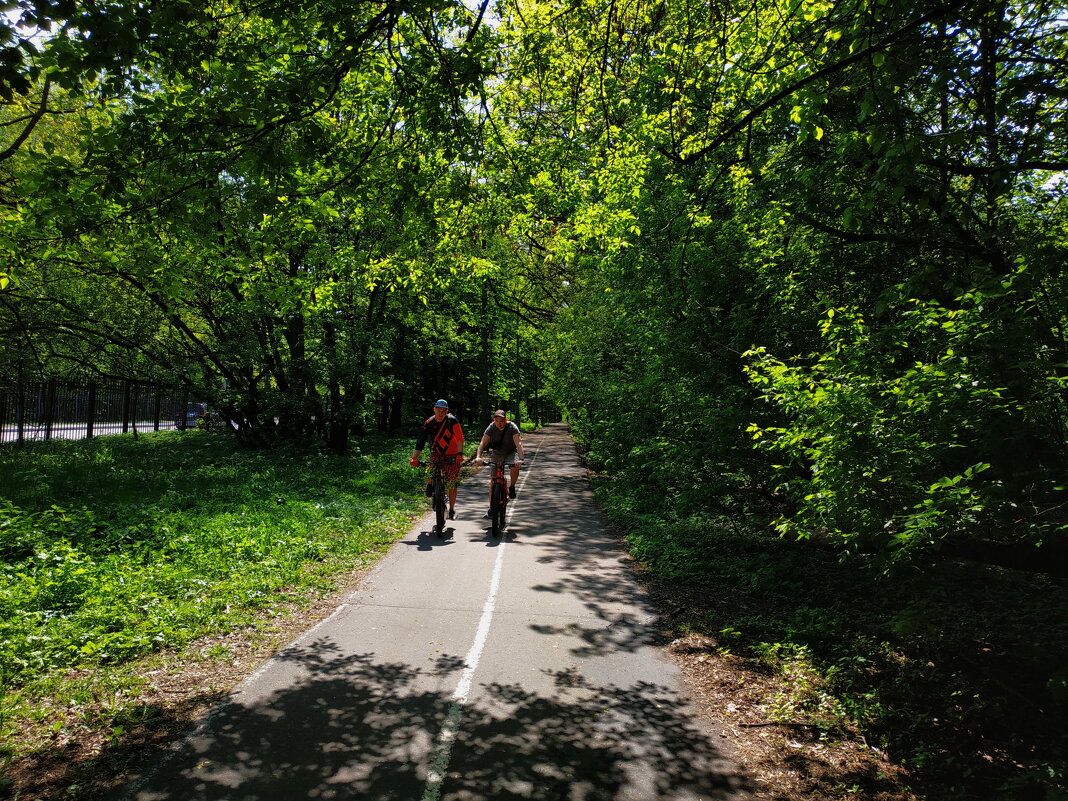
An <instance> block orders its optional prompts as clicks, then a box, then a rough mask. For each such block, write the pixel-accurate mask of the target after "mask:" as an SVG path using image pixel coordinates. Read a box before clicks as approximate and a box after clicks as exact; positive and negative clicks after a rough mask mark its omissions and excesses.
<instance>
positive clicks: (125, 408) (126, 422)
mask: <svg viewBox="0 0 1068 801" xmlns="http://www.w3.org/2000/svg"><path fill="white" fill-rule="evenodd" d="M122 433H123V434H128V433H130V382H129V381H123V382H122Z"/></svg>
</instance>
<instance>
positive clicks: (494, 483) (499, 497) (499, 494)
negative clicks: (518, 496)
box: [490, 462, 521, 537]
mask: <svg viewBox="0 0 1068 801" xmlns="http://www.w3.org/2000/svg"><path fill="white" fill-rule="evenodd" d="M516 464H517V463H516V462H493V477H492V478H491V479H490V533H491V534H492V535H493V536H494V537H500V536H501V535H503V534H504V519H505V516H506V515H507V513H508V482H507V481H506V480H505V478H504V471H505V469H506V468H512V467H514V466H515V465H516ZM520 464H521V462H520Z"/></svg>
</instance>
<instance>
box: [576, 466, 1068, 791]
mask: <svg viewBox="0 0 1068 801" xmlns="http://www.w3.org/2000/svg"><path fill="white" fill-rule="evenodd" d="M589 457H594V459H595V458H596V453H595V452H594V453H591V454H588V458H589ZM593 466H596V464H593ZM595 490H596V493H597V497H598V500H599V502H600V504H601V506H602V508H603V509H604V510H605V511H606V512H607V513H608V514H609V515H610V516H611V518H612V519H613V520H614V522H615V523H616V524H617V525H619V527H620V528H621V529H622V530H623V532H624V533H625V536H626V539H627V541H628V544H629V548H630V551H631V554H632V555H633V556H634V557H635V558H637V559H639V560H640V561H642V562H644V563H645V564H647V565H649V566H650V567H651V568H652V569H653V570H654V571H655V573H656V574H657V575H658V577H659V578H661V579H664V580H666V581H669V582H673V583H678V584H684V585H696V586H699V587H700V586H704V587H708V588H709V593H708V598H709V601H708V605H707V607H705V608H703V609H698V610H691V611H690V614H691V616H692V619H691V620H688V621H687V622H686V623H685V630H686V632H690V631H693V632H696V633H699V634H704V635H707V636H708V637H710V638H712V640H714V641H715V642H716V643H717V644H718V645H717V647H718V648H719V649H720V650H721V651H722V652H730V653H732V654H733V655H735V656H736V657H737V656H740V657H743V658H745V659H747V660H750V661H751V663H752V664H753V665H754V667H759V668H761V669H767V668H769V667H770V668H771V669H772V670H774V671H775V672H776V673H777V675H778V676H779V681H778V686H779V687H780V688H781V691H780V692H779V693H778V694H776V695H775V696H774V697H768V698H766V699H765V700H764V702H763V703H762V705H761V709H760V712H761V713H762V715H763V716H764V718H765V719H766V720H768V721H775V722H781V723H790V724H808V725H812V726H816V727H818V728H819V729H821V730H822V731H823V732H824V736H828V737H834V736H848V737H852V738H857V737H862V738H864V741H865V742H868V743H870V744H871V746H873V747H876V748H879V749H880V750H881V751H884V752H885V753H886V754H887V755H888V756H889V758H890V759H891V760H892V761H893V762H895V763H896V764H898V765H903V766H904V767H905V768H907V769H908V771H909V773H910V775H911V776H912V782H913V785H914V786H913V787H912V789H913V791H914V792H916V793H917V795H918V796H919V797H921V798H926V799H940V800H941V799H946V800H948V799H962V800H963V799H966V798H969V799H974V798H980V797H983V798H994V797H996V798H999V799H1020V800H1021V801H1022V799H1041V800H1042V801H1053V799H1064V798H1068V791H1066V787H1068V781H1066V778H1068V773H1066V770H1068V762H1066V760H1065V754H1068V736H1066V732H1065V728H1064V726H1063V720H1064V715H1065V713H1068V691H1066V690H1068V668H1066V667H1065V666H1066V665H1068V583H1066V582H1065V581H1063V580H1060V579H1056V578H1051V577H1047V576H1044V575H1041V574H1034V573H1022V572H1017V571H1011V570H1006V569H1003V568H998V567H992V566H988V565H982V564H978V563H974V562H965V561H950V560H946V561H943V562H941V563H928V564H926V565H925V566H923V567H918V566H916V565H913V566H910V567H907V568H900V569H898V570H896V571H893V572H891V573H889V574H887V573H885V571H884V568H885V565H882V564H879V565H874V564H871V563H870V562H869V561H867V558H866V557H857V556H852V557H847V558H842V557H840V556H839V555H838V554H835V553H832V552H830V551H828V550H823V549H819V548H816V547H814V546H813V545H811V544H806V543H798V542H794V541H791V540H787V539H782V538H779V537H777V536H775V534H774V532H773V531H772V529H771V527H770V526H769V525H768V523H769V519H770V517H771V515H770V514H769V515H767V517H766V518H764V519H760V520H758V519H757V517H756V516H752V515H750V516H748V517H744V516H742V515H741V514H738V513H736V512H731V511H729V510H725V509H722V508H720V509H719V510H716V509H715V506H716V502H715V500H714V499H710V498H706V499H705V501H704V504H703V505H701V506H697V507H693V508H697V509H700V508H702V506H703V508H704V510H705V511H702V512H694V511H692V510H691V511H688V512H683V511H682V509H683V508H684V507H682V506H680V505H679V504H676V503H674V502H673V500H672V499H673V498H674V497H675V496H677V495H678V494H679V493H680V492H682V493H686V492H690V491H691V490H692V488H691V487H683V488H674V487H672V486H670V485H666V484H657V485H656V486H650V484H649V483H645V484H642V483H641V482H640V481H639V480H637V479H635V478H628V477H625V476H620V475H618V474H613V475H611V476H603V477H602V478H600V479H598V480H597V481H595Z"/></svg>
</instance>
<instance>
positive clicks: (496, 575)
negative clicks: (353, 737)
mask: <svg viewBox="0 0 1068 801" xmlns="http://www.w3.org/2000/svg"><path fill="white" fill-rule="evenodd" d="M539 450H541V443H540V442H539V443H538V447H537V448H536V449H535V450H534V459H532V460H531V462H534V461H535V460H537V458H538V451H539ZM532 467H533V464H532V465H531V467H530V468H527V469H526V470H525V471H524V472H523V478H522V480H521V481H520V482H519V485H520V489H522V487H523V485H525V484H526V482H527V476H528V475H529V473H530V470H531V469H532ZM515 503H516V502H515V501H512V503H510V504H508V506H510V507H512V508H513V509H514V508H515ZM507 544H508V540H507V538H506V537H505V535H504V532H503V531H502V532H501V541H500V544H499V545H498V546H497V558H496V560H494V562H493V575H492V576H491V577H490V587H489V595H487V596H486V602H485V603H484V604H483V605H482V617H481V618H479V621H478V629H477V630H476V631H475V641H474V642H473V643H471V649H470V650H469V651H468V652H467V656H466V657H465V658H464V671H463V673H461V674H460V681H459V682H457V684H456V689H455V690H453V691H452V701H451V702H450V703H449V711H448V712H447V713H446V714H445V723H444V725H443V726H442V727H441V734H439V735H438V741H437V745H436V746H435V748H434V751H433V753H432V754H431V755H430V766H429V769H428V770H427V775H426V789H425V790H424V791H423V801H438V799H439V798H440V797H441V784H442V782H443V781H445V774H446V773H447V771H448V769H449V761H450V760H451V759H452V745H453V743H454V742H456V735H457V734H459V732H460V720H461V718H462V717H463V708H464V706H465V705H466V704H467V696H468V694H469V693H470V692H471V682H472V680H473V679H474V677H475V670H476V669H477V668H478V662H479V660H480V659H481V658H482V649H483V648H485V647H486V638H487V637H489V630H490V623H492V622H493V612H494V610H495V609H496V608H497V590H498V589H499V588H500V585H501V569H502V567H503V566H504V549H505V547H506V546H507Z"/></svg>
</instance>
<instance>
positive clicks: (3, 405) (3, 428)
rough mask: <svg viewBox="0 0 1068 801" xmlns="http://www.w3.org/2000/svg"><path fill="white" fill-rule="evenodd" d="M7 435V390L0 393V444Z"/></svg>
mask: <svg viewBox="0 0 1068 801" xmlns="http://www.w3.org/2000/svg"><path fill="white" fill-rule="evenodd" d="M6 433H7V390H2V391H0V443H2V442H3V441H4V440H5V436H4V435H5V434H6Z"/></svg>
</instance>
